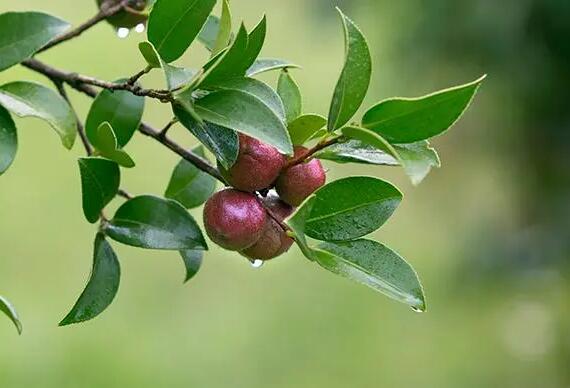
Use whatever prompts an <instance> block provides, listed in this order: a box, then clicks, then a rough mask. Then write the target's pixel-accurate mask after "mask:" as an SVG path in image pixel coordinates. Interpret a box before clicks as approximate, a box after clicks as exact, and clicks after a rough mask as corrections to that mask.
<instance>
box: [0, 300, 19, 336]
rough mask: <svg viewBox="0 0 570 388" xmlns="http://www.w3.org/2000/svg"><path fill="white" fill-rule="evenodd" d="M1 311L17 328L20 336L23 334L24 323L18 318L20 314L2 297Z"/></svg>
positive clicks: (0, 302) (0, 301)
mask: <svg viewBox="0 0 570 388" xmlns="http://www.w3.org/2000/svg"><path fill="white" fill-rule="evenodd" d="M0 311H2V312H3V313H4V314H6V316H7V317H8V318H10V320H11V321H12V322H13V323H14V325H15V326H16V329H17V330H18V334H22V322H21V321H20V318H19V317H18V313H17V312H16V309H15V308H14V306H12V303H10V302H9V301H8V300H7V299H6V298H4V297H3V296H1V295H0Z"/></svg>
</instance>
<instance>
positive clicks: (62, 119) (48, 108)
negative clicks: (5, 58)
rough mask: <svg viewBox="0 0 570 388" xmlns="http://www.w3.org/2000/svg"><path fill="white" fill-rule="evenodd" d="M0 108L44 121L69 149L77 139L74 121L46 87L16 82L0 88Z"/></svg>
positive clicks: (71, 115) (71, 112)
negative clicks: (0, 106)
mask: <svg viewBox="0 0 570 388" xmlns="http://www.w3.org/2000/svg"><path fill="white" fill-rule="evenodd" d="M0 105H2V106H4V108H6V109H8V110H9V111H11V112H12V113H14V114H15V115H17V116H19V117H29V116H31V117H37V118H39V119H42V120H45V121H47V123H48V124H49V125H51V127H52V128H53V129H55V131H56V132H57V134H58V135H59V136H60V138H61V142H62V144H63V145H64V147H65V148H67V149H71V147H73V143H74V142H75V138H76V137H77V119H76V117H75V115H74V114H73V111H72V110H71V108H70V107H69V104H68V103H67V101H65V100H64V99H63V98H62V97H61V96H60V95H59V94H57V93H56V92H54V91H53V90H51V89H48V88H46V87H45V86H42V85H39V84H36V83H33V82H24V81H17V82H12V83H9V84H5V85H2V86H0Z"/></svg>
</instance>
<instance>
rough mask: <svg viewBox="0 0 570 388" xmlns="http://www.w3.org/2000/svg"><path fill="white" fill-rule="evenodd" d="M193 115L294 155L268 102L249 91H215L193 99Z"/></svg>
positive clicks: (282, 124)
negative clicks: (194, 111) (194, 108)
mask: <svg viewBox="0 0 570 388" xmlns="http://www.w3.org/2000/svg"><path fill="white" fill-rule="evenodd" d="M196 112H197V113H198V114H199V115H200V117H202V118H203V119H204V120H206V121H209V122H211V123H214V124H217V125H220V126H223V127H226V128H230V129H233V130H235V131H238V132H242V133H244V134H246V135H248V136H251V137H254V138H256V139H258V140H261V141H263V142H265V143H267V144H269V145H272V146H274V147H275V148H277V149H278V150H279V151H281V152H282V153H284V154H287V155H292V154H293V145H292V144H291V139H290V137H289V133H288V132H287V129H286V128H285V124H284V123H283V122H282V121H281V119H280V118H279V116H277V115H276V114H275V112H274V111H273V109H272V108H271V107H270V106H269V105H268V103H267V102H265V101H262V100H260V99H259V98H258V97H257V96H254V95H253V94H251V92H250V91H249V90H229V89H228V90H218V91H215V92H212V93H210V94H208V95H207V96H205V97H202V98H200V99H198V100H196Z"/></svg>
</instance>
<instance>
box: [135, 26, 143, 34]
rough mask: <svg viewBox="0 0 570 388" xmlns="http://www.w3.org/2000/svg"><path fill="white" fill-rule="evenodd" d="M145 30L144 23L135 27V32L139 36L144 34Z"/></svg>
mask: <svg viewBox="0 0 570 388" xmlns="http://www.w3.org/2000/svg"><path fill="white" fill-rule="evenodd" d="M144 29H145V27H144V23H139V24H137V26H136V27H135V31H136V32H138V33H139V34H142V33H143V32H144Z"/></svg>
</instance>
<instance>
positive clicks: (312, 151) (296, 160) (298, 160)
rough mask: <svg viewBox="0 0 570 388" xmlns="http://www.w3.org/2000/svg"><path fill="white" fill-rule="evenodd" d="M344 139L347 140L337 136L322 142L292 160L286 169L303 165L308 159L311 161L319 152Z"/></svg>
mask: <svg viewBox="0 0 570 388" xmlns="http://www.w3.org/2000/svg"><path fill="white" fill-rule="evenodd" d="M344 139H345V137H344V136H335V137H333V138H330V139H328V140H324V141H321V142H319V143H318V144H317V145H316V146H314V147H313V148H311V149H308V150H307V151H305V152H304V153H302V154H301V155H299V156H297V157H296V158H293V159H291V160H290V161H289V162H287V164H285V167H284V168H290V167H293V166H296V165H297V164H301V163H303V162H305V161H307V160H308V159H310V158H311V157H312V156H313V155H314V154H316V153H317V152H319V151H321V150H323V149H325V148H327V147H330V146H332V145H334V144H338V143H340V142H342V141H343V140H344Z"/></svg>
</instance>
